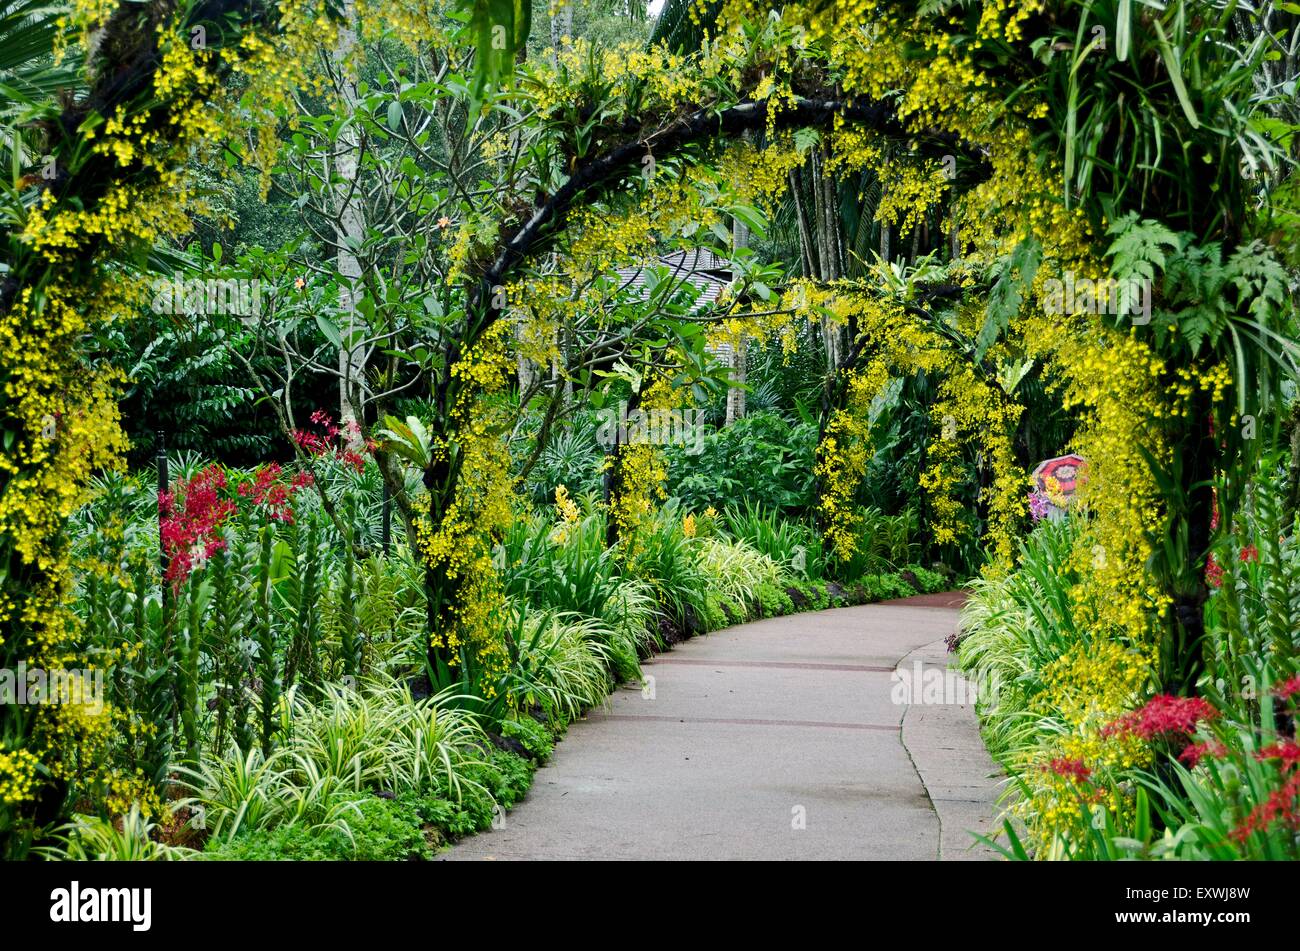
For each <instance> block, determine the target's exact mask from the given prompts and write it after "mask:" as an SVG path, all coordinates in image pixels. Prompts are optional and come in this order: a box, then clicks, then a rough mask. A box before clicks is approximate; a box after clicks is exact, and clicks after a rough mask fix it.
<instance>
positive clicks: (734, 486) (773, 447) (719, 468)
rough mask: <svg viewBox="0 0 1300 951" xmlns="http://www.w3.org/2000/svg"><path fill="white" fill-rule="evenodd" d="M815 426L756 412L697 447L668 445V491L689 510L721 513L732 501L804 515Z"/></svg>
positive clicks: (712, 434) (708, 436)
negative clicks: (736, 500) (743, 501)
mask: <svg viewBox="0 0 1300 951" xmlns="http://www.w3.org/2000/svg"><path fill="white" fill-rule="evenodd" d="M816 444H817V430H816V426H815V425H814V424H812V423H811V422H800V423H798V424H795V425H791V424H790V423H789V422H787V421H786V420H785V419H784V418H783V417H781V416H780V415H778V414H776V413H771V412H764V413H754V414H751V415H749V416H745V417H742V418H741V419H738V420H736V421H735V422H734V423H732V424H731V425H730V426H727V427H725V428H723V429H720V430H717V431H716V432H710V433H707V434H706V435H705V436H704V439H703V441H702V446H701V448H700V451H699V452H698V453H696V452H695V449H694V447H693V446H669V447H667V448H666V449H665V451H664V455H665V456H666V458H667V460H668V472H669V479H668V485H667V490H668V492H669V494H670V495H672V496H674V497H676V498H677V499H679V500H680V501H681V504H682V507H683V508H685V509H686V510H687V511H694V512H700V511H703V510H704V509H705V508H707V507H709V506H714V507H715V508H718V509H722V508H724V507H725V506H726V505H727V502H728V500H729V499H736V498H743V499H745V500H747V501H748V502H750V503H751V504H754V505H758V506H761V507H764V508H767V509H772V510H774V511H779V512H788V513H793V512H800V511H804V510H806V509H807V508H808V506H809V504H810V503H811V500H812V466H813V452H814V450H815V448H816Z"/></svg>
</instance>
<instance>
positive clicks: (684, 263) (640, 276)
mask: <svg viewBox="0 0 1300 951" xmlns="http://www.w3.org/2000/svg"><path fill="white" fill-rule="evenodd" d="M726 264H727V262H726V261H724V260H722V259H721V258H719V257H718V256H717V255H716V254H714V253H713V252H712V251H706V250H705V249H703V248H695V249H692V250H688V251H673V252H672V253H670V254H665V255H662V256H661V257H660V258H659V261H658V264H657V265H656V266H658V267H666V268H668V269H669V272H670V273H669V277H671V278H672V279H673V280H675V281H680V282H684V283H689V284H692V285H694V286H695V287H696V288H697V289H698V290H699V292H700V294H699V297H698V298H696V307H697V308H699V309H703V308H704V307H707V306H708V305H709V304H712V303H713V302H714V301H716V300H717V299H718V295H719V294H721V293H722V289H723V288H724V287H726V286H727V285H728V284H730V283H731V272H730V270H728V269H727V267H726ZM616 273H617V274H618V279H619V284H620V287H627V288H636V289H638V290H639V289H641V288H644V287H645V286H646V282H647V278H648V276H649V268H648V267H646V266H642V267H621V268H619V269H618V270H617V272H616Z"/></svg>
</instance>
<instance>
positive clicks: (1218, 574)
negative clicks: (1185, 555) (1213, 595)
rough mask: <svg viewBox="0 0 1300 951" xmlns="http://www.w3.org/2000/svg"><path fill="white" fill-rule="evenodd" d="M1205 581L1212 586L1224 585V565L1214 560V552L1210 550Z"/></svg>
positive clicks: (1206, 561)
mask: <svg viewBox="0 0 1300 951" xmlns="http://www.w3.org/2000/svg"><path fill="white" fill-rule="evenodd" d="M1205 583H1206V584H1208V585H1209V586H1210V587H1211V588H1218V587H1221V586H1222V585H1223V567H1222V566H1221V565H1220V564H1219V563H1218V562H1217V561H1215V560H1214V553H1213V552H1210V554H1209V557H1207V558H1206V559H1205Z"/></svg>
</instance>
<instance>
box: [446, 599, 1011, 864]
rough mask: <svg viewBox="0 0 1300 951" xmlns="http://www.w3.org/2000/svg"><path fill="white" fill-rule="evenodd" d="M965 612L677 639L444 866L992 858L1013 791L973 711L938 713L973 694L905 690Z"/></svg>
mask: <svg viewBox="0 0 1300 951" xmlns="http://www.w3.org/2000/svg"><path fill="white" fill-rule="evenodd" d="M945 598H946V600H945ZM955 603H959V596H957V597H956V598H954V597H953V596H933V595H932V596H922V597H920V598H912V599H907V600H903V601H894V602H887V603H884V604H874V605H864V606H861V607H852V608H839V609H836V610H830V611H820V612H816V613H810V614H796V615H792V616H789V617H784V618H772V619H769V620H765V621H756V622H753V623H750V624H744V625H741V626H739V627H732V628H728V629H726V630H723V631H718V632H716V633H714V634H710V635H708V636H706V637H697V638H694V639H692V640H690V641H687V642H686V643H684V644H679V645H677V647H676V648H675V649H673V650H672V651H670V652H668V653H665V654H660V655H658V656H656V657H655V658H654V659H653V660H651V661H649V662H647V663H646V664H645V665H644V672H645V675H646V677H647V681H646V683H645V684H644V685H642V686H640V687H637V686H628V687H624V688H622V689H620V690H617V691H616V692H615V693H614V695H613V697H612V698H611V702H610V704H609V705H608V706H607V707H605V708H604V709H601V710H593V711H592V712H591V713H590V714H589V715H588V716H587V717H586V718H585V719H583V720H580V721H578V722H576V723H574V724H573V725H572V726H571V727H570V728H569V732H568V735H567V736H566V737H565V739H564V741H563V742H562V743H559V744H557V745H556V750H555V756H554V758H553V759H552V760H551V762H550V763H549V764H548V765H547V766H545V767H543V768H542V769H540V770H538V772H537V775H536V778H535V779H534V784H533V787H532V789H531V790H530V791H529V794H528V797H527V798H526V799H525V800H524V801H523V802H522V803H520V804H519V805H518V806H517V807H516V808H515V809H514V810H513V811H512V812H510V813H509V815H507V816H505V817H504V818H503V820H501V822H502V825H501V827H500V828H497V829H493V830H491V831H489V832H485V833H483V834H481V835H477V836H473V837H471V838H468V839H465V840H463V841H461V842H460V843H459V844H457V845H456V846H454V847H453V848H451V849H450V850H449V851H447V852H446V853H444V854H443V855H442V856H441V857H442V858H444V859H449V860H477V859H937V858H943V859H956V858H990V857H992V856H993V853H992V852H991V851H990V850H987V849H985V848H981V847H978V846H977V847H975V848H972V847H971V846H972V843H973V842H974V840H973V839H972V837H971V836H970V834H969V832H968V831H967V830H970V829H976V830H978V831H981V832H985V833H987V832H988V831H989V830H990V829H991V828H992V826H993V822H992V817H993V816H994V815H995V813H996V808H995V806H994V800H995V798H996V796H997V794H998V792H999V790H1000V783H999V780H998V778H997V768H996V766H995V765H994V764H993V762H992V760H991V759H990V758H989V756H988V754H987V752H985V750H984V746H983V744H982V743H981V742H980V739H979V734H978V730H977V728H976V723H975V714H974V711H973V708H972V707H971V706H970V705H968V704H961V703H953V702H947V703H944V702H938V703H936V702H933V701H934V700H936V699H940V700H948V701H953V700H956V701H961V700H964V699H967V698H966V697H964V696H962V693H961V690H960V688H958V689H957V690H956V691H954V690H953V689H952V686H951V685H954V684H956V683H957V680H956V679H955V678H954V675H952V674H949V675H948V677H949V678H950V679H949V681H948V682H949V684H950V689H949V695H948V696H947V697H942V696H941V692H940V691H939V690H938V689H937V687H936V688H935V689H934V690H931V691H929V692H925V691H923V690H918V691H916V695H914V696H913V697H911V700H912V701H914V702H912V703H908V702H906V698H904V697H902V695H901V694H902V691H903V689H904V687H903V686H902V684H903V683H906V684H908V685H911V684H912V683H916V684H917V685H918V687H919V686H920V685H921V684H922V683H927V684H929V685H931V686H935V685H936V684H938V682H939V678H942V677H943V676H944V675H943V674H941V673H938V671H942V670H943V668H944V667H946V665H947V655H946V651H945V647H944V638H946V637H947V636H948V635H949V634H951V633H953V632H954V631H955V630H956V625H957V610H956V608H955V607H947V606H945V607H936V606H934V605H936V604H948V605H951V604H955ZM896 669H897V670H898V671H899V674H898V675H895V670H896ZM928 670H934V671H935V672H934V673H930V674H928V675H927V674H926V673H925V672H926V671H928ZM927 677H928V678H929V679H928V680H927V679H926V678H927ZM922 700H924V701H926V702H924V703H922V702H920V701H922Z"/></svg>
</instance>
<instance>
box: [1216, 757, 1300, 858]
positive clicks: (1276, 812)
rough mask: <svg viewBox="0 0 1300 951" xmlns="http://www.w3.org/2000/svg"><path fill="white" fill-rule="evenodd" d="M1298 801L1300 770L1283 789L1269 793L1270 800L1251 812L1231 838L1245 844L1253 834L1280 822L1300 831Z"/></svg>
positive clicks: (1233, 831) (1299, 795) (1293, 774)
mask: <svg viewBox="0 0 1300 951" xmlns="http://www.w3.org/2000/svg"><path fill="white" fill-rule="evenodd" d="M1297 799H1300V770H1297V771H1296V772H1294V773H1292V774H1291V776H1290V778H1288V779H1287V781H1286V782H1285V783H1283V784H1282V788H1281V789H1275V790H1274V791H1273V792H1271V793H1269V794H1268V799H1266V800H1265V801H1264V802H1262V803H1260V804H1259V805H1258V806H1256V807H1255V808H1254V809H1252V810H1250V814H1249V815H1248V816H1246V818H1245V819H1243V820H1242V821H1241V823H1240V824H1239V825H1238V826H1237V827H1236V828H1235V829H1233V830H1232V832H1231V837H1232V838H1233V839H1234V840H1235V841H1237V842H1245V841H1246V840H1247V839H1249V838H1250V834H1251V833H1252V832H1263V831H1265V830H1266V829H1268V828H1269V827H1270V826H1271V825H1273V824H1274V823H1276V822H1277V821H1278V820H1281V821H1282V822H1284V823H1286V825H1287V826H1288V827H1289V828H1291V829H1292V830H1293V831H1295V830H1297V829H1300V814H1298V813H1297V811H1296V800H1297Z"/></svg>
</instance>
